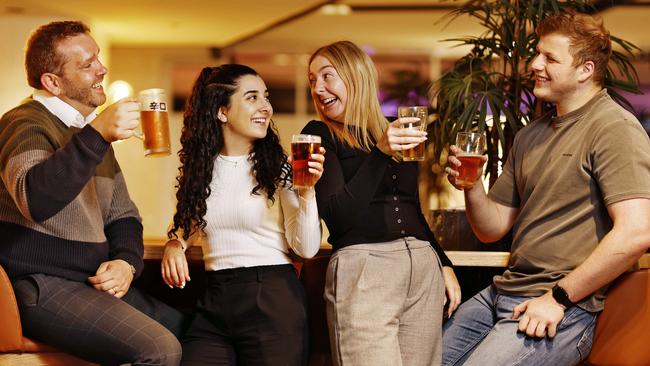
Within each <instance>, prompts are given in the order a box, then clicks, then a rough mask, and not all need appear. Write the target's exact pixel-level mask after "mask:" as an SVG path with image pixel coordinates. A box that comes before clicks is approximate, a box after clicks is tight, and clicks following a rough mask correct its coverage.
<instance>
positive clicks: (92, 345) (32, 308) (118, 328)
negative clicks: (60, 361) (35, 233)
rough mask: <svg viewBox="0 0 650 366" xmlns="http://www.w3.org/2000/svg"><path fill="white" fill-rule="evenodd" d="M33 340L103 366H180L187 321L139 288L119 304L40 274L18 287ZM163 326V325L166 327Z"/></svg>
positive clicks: (82, 285)
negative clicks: (181, 343)
mask: <svg viewBox="0 0 650 366" xmlns="http://www.w3.org/2000/svg"><path fill="white" fill-rule="evenodd" d="M13 286H14V291H15V293H16V299H17V301H18V308H19V310H20V317H21V321H22V326H23V331H24V333H25V335H27V336H28V337H31V338H34V339H36V340H39V341H41V342H43V343H47V344H50V345H53V346H55V347H57V348H59V349H61V350H63V351H66V352H68V353H71V354H74V355H76V356H78V357H81V358H83V359H86V360H88V361H91V362H95V363H100V364H102V365H120V364H133V365H178V364H179V362H180V358H181V346H180V344H179V342H178V340H177V337H178V336H179V335H180V331H181V326H182V322H183V316H182V315H181V314H180V313H179V312H177V311H176V310H174V309H172V308H171V307H169V306H167V305H165V304H163V303H162V302H160V301H157V300H155V299H153V298H151V297H149V296H147V295H145V294H143V293H141V292H140V291H139V290H138V289H136V288H131V289H129V292H128V293H127V294H126V295H125V296H124V297H122V299H118V298H116V297H114V296H112V295H110V294H108V293H106V292H101V291H98V290H95V289H94V288H93V287H91V286H89V285H88V284H85V283H80V282H75V281H70V280H66V279H63V278H60V277H53V276H47V275H43V274H35V275H31V276H28V277H25V278H21V279H18V280H16V281H14V283H13ZM161 324H162V325H161Z"/></svg>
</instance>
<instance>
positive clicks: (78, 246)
mask: <svg viewBox="0 0 650 366" xmlns="http://www.w3.org/2000/svg"><path fill="white" fill-rule="evenodd" d="M98 53H99V48H98V46H97V44H96V43H95V41H94V39H93V38H92V37H91V36H90V34H89V29H88V27H87V26H86V25H85V24H83V23H81V22H76V21H64V22H53V23H49V24H47V25H44V26H41V27H40V28H38V29H37V30H36V31H35V32H34V33H32V35H31V37H30V39H29V41H28V43H27V48H26V55H25V67H26V71H27V78H28V82H29V85H30V86H32V87H33V88H34V94H33V95H32V97H30V98H28V99H27V100H26V101H24V102H23V103H22V104H21V105H19V106H18V107H16V108H14V109H12V110H10V111H8V112H7V113H6V114H5V115H4V116H3V117H2V119H1V120H0V167H1V170H0V232H2V239H3V240H2V243H1V244H0V264H2V266H3V267H4V268H5V270H6V271H7V273H8V274H9V276H10V277H11V279H12V282H13V285H14V289H15V293H16V298H17V300H18V305H19V309H20V313H21V320H22V324H23V329H24V332H25V334H26V335H27V336H29V337H32V338H34V339H37V340H40V341H43V342H45V343H48V344H51V345H54V346H56V347H57V348H60V349H62V350H64V351H67V352H69V353H72V354H75V355H77V356H79V357H82V358H84V359H87V360H89V361H93V362H97V363H102V364H123V363H131V364H147V365H175V364H178V363H179V362H180V356H181V347H180V344H179V343H178V341H177V339H176V336H178V333H180V325H181V320H182V317H181V315H180V314H179V313H178V312H176V311H175V310H173V309H172V308H170V307H168V306H166V305H164V304H162V303H160V302H158V301H156V300H154V299H152V298H149V297H148V296H146V295H144V294H143V293H141V292H139V291H138V290H137V289H135V288H131V287H130V285H131V282H132V281H133V279H134V278H135V277H137V276H138V275H139V274H140V272H141V271H142V268H143V261H142V255H143V252H144V249H143V242H142V224H141V223H140V216H139V214H138V210H137V208H136V207H135V205H134V204H133V202H132V201H131V199H130V198H129V195H128V192H127V189H126V184H125V181H124V177H123V176H122V172H121V170H120V167H119V165H118V163H117V161H116V159H115V156H114V153H113V149H112V148H111V143H112V142H114V141H117V140H121V139H126V138H129V137H131V136H132V135H133V130H134V128H135V127H136V126H137V125H138V116H139V113H138V103H137V102H136V101H135V100H133V99H123V100H121V101H119V102H117V103H115V104H113V105H110V106H108V107H107V108H106V109H105V110H104V111H103V112H102V113H101V114H99V115H96V114H95V112H94V111H95V109H96V108H97V107H98V106H100V105H101V104H103V103H104V102H105V101H106V95H105V94H104V90H103V87H102V81H103V79H104V75H105V74H106V72H107V69H106V68H105V67H104V65H102V63H101V62H100V61H99V58H98ZM161 324H162V325H161Z"/></svg>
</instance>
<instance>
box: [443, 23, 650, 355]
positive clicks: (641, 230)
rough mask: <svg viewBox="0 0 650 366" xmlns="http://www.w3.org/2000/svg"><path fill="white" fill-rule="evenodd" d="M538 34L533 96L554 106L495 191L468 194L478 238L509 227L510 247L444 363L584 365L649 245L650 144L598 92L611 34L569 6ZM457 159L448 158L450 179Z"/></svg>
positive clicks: (467, 308)
mask: <svg viewBox="0 0 650 366" xmlns="http://www.w3.org/2000/svg"><path fill="white" fill-rule="evenodd" d="M537 33H538V35H539V36H540V40H539V43H538V45H537V50H538V55H537V57H536V58H535V60H534V61H533V63H532V69H533V71H534V73H535V89H534V93H535V96H536V97H537V98H540V99H542V100H544V101H546V102H549V103H553V104H554V105H555V107H556V108H555V110H554V111H552V112H551V113H549V114H547V115H545V116H543V117H542V118H540V119H539V120H537V121H535V122H532V123H530V124H529V125H528V126H526V127H525V128H524V129H522V130H521V131H520V132H519V133H518V134H517V136H516V138H515V143H514V145H513V148H512V150H511V151H510V155H509V156H508V160H507V162H506V165H505V167H504V169H503V173H502V175H501V176H500V177H499V179H498V180H497V182H496V184H495V185H494V187H493V188H492V189H491V190H490V193H489V194H488V195H486V194H485V191H484V189H483V187H482V184H480V182H478V181H477V184H475V185H474V186H473V187H471V188H466V189H465V190H464V193H465V202H466V206H467V217H468V219H469V221H470V223H471V226H472V229H473V231H474V233H475V234H476V235H477V237H478V238H479V239H481V240H482V241H484V242H493V241H496V240H498V239H500V238H501V237H502V236H503V235H505V234H506V233H507V232H508V231H509V230H510V229H512V231H513V243H512V249H511V256H510V261H509V263H508V268H507V270H506V271H505V272H504V273H503V275H502V276H496V277H495V278H494V284H493V285H492V286H490V287H488V288H486V289H485V290H483V291H481V292H480V293H479V294H477V295H476V296H474V297H473V298H472V299H470V300H469V301H467V302H465V303H464V304H462V305H461V306H460V308H459V309H458V311H457V312H456V314H455V315H454V316H453V317H452V318H451V319H450V320H449V321H448V322H447V323H446V324H445V326H444V337H443V365H459V364H466V365H474V364H481V365H482V366H485V365H514V364H523V365H533V364H534V365H554V366H556V365H575V364H577V363H579V362H580V361H581V360H584V359H585V358H586V357H587V355H588V354H589V352H590V350H591V339H592V336H593V330H594V326H595V320H596V315H597V314H598V312H600V311H601V310H602V309H603V300H604V290H605V288H606V286H607V285H608V284H609V283H610V282H611V281H612V280H614V279H615V278H616V277H617V276H618V275H620V274H621V273H623V272H624V271H626V270H627V269H629V268H630V267H631V266H633V265H634V264H635V263H636V261H637V260H638V259H639V257H640V256H641V255H642V254H643V253H644V252H645V251H646V249H647V248H648V246H649V244H650V230H649V229H648V228H647V223H648V222H650V141H649V140H648V136H647V135H646V133H645V132H644V130H643V128H642V127H641V125H640V124H639V122H638V121H637V120H636V118H634V116H633V115H631V114H630V113H629V112H627V111H626V110H624V109H623V108H622V107H620V106H619V105H618V104H616V103H615V102H614V101H613V100H612V99H611V98H610V97H609V96H608V94H607V92H606V90H605V89H604V88H603V80H604V78H605V75H606V70H607V63H608V60H609V56H610V54H611V42H610V39H609V33H608V32H607V31H606V30H605V29H604V28H603V26H602V22H599V21H597V20H596V19H594V18H592V17H590V16H588V15H584V14H573V13H572V14H558V15H553V16H550V17H548V18H546V19H544V20H543V21H542V22H541V24H540V25H539V27H538V28H537ZM451 151H452V154H455V153H457V152H458V150H457V149H456V147H455V146H452V148H451ZM484 160H485V158H484ZM459 165H460V162H459V161H458V159H456V158H455V157H453V156H452V157H450V159H449V164H448V167H447V168H446V171H447V173H448V174H449V181H450V182H451V183H452V184H454V185H455V176H457V175H458V172H457V170H456V169H457V167H458V166H459Z"/></svg>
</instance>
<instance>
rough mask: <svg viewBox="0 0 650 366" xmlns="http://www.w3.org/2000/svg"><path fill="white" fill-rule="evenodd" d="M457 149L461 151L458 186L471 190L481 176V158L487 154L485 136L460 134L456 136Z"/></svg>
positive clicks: (467, 133)
mask: <svg viewBox="0 0 650 366" xmlns="http://www.w3.org/2000/svg"><path fill="white" fill-rule="evenodd" d="M456 147H458V149H459V150H460V152H459V153H458V154H456V158H458V160H460V166H459V167H457V168H456V169H457V170H458V176H457V177H456V185H457V186H458V187H459V188H471V187H472V186H473V185H474V184H475V182H476V181H477V180H478V179H479V177H480V174H481V171H482V169H481V167H482V164H483V163H482V162H481V156H483V153H484V152H485V135H483V134H482V133H476V132H459V133H458V134H457V135H456Z"/></svg>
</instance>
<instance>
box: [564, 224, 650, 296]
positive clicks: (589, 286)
mask: <svg viewBox="0 0 650 366" xmlns="http://www.w3.org/2000/svg"><path fill="white" fill-rule="evenodd" d="M644 231H645V232H637V233H636V234H635V233H634V232H632V231H627V232H626V231H624V230H616V229H613V230H612V231H610V232H609V233H608V234H607V235H606V236H605V237H604V238H603V240H602V241H601V242H600V244H599V245H598V247H597V248H596V250H594V252H593V253H592V254H591V255H590V256H589V257H588V258H587V259H586V260H585V261H584V262H583V263H582V264H581V265H580V266H578V268H576V269H575V270H573V271H572V272H571V273H569V274H568V275H567V276H566V277H564V278H563V279H562V280H561V281H560V282H559V285H560V286H561V287H562V288H563V289H565V290H566V292H567V293H568V295H569V298H570V299H571V301H573V302H579V301H580V300H582V299H584V298H585V297H587V296H589V295H591V294H592V293H594V292H595V291H597V290H598V289H600V288H601V287H603V286H605V285H607V284H608V283H610V282H612V281H613V280H614V279H616V277H618V276H619V275H620V274H622V273H623V272H625V271H627V270H628V269H630V268H631V267H632V266H634V265H635V264H636V263H637V261H638V260H639V258H640V257H641V255H643V253H644V252H645V251H646V249H647V248H648V246H650V239H649V238H650V236H649V235H648V233H647V230H644Z"/></svg>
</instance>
